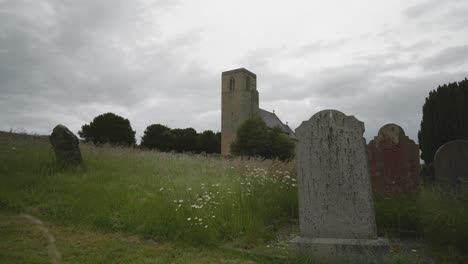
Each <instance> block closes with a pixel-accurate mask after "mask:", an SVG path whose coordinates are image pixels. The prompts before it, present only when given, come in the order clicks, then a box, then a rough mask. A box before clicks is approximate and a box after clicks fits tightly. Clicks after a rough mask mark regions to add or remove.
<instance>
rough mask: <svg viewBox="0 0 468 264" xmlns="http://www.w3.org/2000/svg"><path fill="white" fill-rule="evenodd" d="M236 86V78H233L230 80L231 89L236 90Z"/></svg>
mask: <svg viewBox="0 0 468 264" xmlns="http://www.w3.org/2000/svg"><path fill="white" fill-rule="evenodd" d="M235 86H236V81H235V80H234V78H231V79H230V80H229V90H231V91H234V88H235Z"/></svg>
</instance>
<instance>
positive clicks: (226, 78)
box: [221, 68, 296, 156]
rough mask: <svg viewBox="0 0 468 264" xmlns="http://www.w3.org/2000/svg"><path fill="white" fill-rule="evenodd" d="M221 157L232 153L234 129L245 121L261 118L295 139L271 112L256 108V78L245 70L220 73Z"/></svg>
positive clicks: (270, 126)
mask: <svg viewBox="0 0 468 264" xmlns="http://www.w3.org/2000/svg"><path fill="white" fill-rule="evenodd" d="M221 79H222V81H221V154H222V155H223V156H226V155H229V154H230V153H231V149H230V148H231V144H232V142H234V140H235V139H236V134H237V130H238V129H239V127H240V126H241V125H242V123H244V122H245V121H246V120H247V119H250V118H253V117H254V116H257V117H259V118H260V119H262V120H263V121H264V122H265V124H266V125H267V126H268V127H269V128H273V127H279V128H280V129H281V130H282V131H283V132H284V133H285V134H286V135H288V137H289V138H290V139H292V140H296V135H295V134H294V131H292V129H291V128H289V126H288V125H287V124H286V125H285V124H284V123H283V122H282V121H281V120H280V119H279V118H278V116H277V115H276V114H275V113H274V112H273V113H271V112H268V111H266V110H263V109H260V108H259V107H258V100H259V99H258V91H257V76H256V75H255V74H254V73H252V72H250V71H248V70H246V69H244V68H240V69H235V70H231V71H226V72H223V73H222V77H221Z"/></svg>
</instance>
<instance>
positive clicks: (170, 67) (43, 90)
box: [0, 0, 468, 140]
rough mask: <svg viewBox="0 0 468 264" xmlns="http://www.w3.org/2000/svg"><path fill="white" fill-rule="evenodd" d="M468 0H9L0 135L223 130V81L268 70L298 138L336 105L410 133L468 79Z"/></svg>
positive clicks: (0, 14) (1, 55)
mask: <svg viewBox="0 0 468 264" xmlns="http://www.w3.org/2000/svg"><path fill="white" fill-rule="evenodd" d="M467 14H468V1H467V0H360V1H350V0H326V1H324V0H318V1H316V0H290V1H276V0H237V1H225V0H197V1H189V0H186V1H183V0H158V1H150V0H132V1H129V0H80V1H77V0H0V130H6V131H8V130H10V129H13V130H19V131H21V130H24V131H28V132H35V133H39V134H47V133H50V131H51V130H52V128H53V127H54V126H55V125H57V124H59V123H61V124H63V125H66V126H68V127H69V128H70V129H71V130H72V131H73V132H75V133H76V132H77V131H78V130H79V129H80V127H81V126H82V125H83V124H85V123H89V122H90V121H92V119H93V118H94V117H95V116H97V115H99V114H102V113H105V112H113V113H116V114H118V115H121V116H123V117H126V118H128V119H129V120H130V122H131V125H132V127H133V128H134V129H135V130H136V131H137V138H138V139H139V138H140V137H141V136H142V134H143V131H144V129H145V128H146V126H148V125H150V124H154V123H160V124H165V125H167V126H169V127H171V128H185V127H193V128H195V129H197V131H203V130H206V129H210V130H214V131H219V130H220V129H221V127H220V123H221V122H220V121H221V111H220V107H221V87H220V83H221V72H223V71H226V70H231V69H235V68H240V67H244V68H246V69H248V70H250V71H252V72H254V73H256V74H257V89H258V91H259V93H260V107H261V108H263V109H265V110H268V111H272V110H275V112H276V114H277V115H278V116H279V117H280V118H281V119H282V120H283V121H284V122H289V125H290V126H291V127H292V128H293V129H294V128H296V127H297V126H299V124H300V122H302V121H303V120H307V119H309V118H310V117H311V116H312V115H313V114H314V113H316V112H317V111H320V110H323V109H329V108H333V109H337V110H340V111H342V112H344V113H345V114H347V115H354V116H356V117H357V118H358V119H359V120H361V121H364V122H365V127H366V132H365V136H366V138H367V139H368V140H370V139H372V138H373V137H374V136H375V135H376V133H377V131H378V129H379V128H380V127H381V126H383V125H384V124H386V123H397V124H399V125H401V126H402V127H403V129H404V130H405V131H406V132H407V135H409V136H410V138H412V139H414V140H417V131H418V129H419V126H420V122H421V112H422V105H423V103H424V99H425V97H426V96H427V94H428V92H429V91H430V90H432V89H435V88H437V86H438V85H441V84H444V83H448V82H455V81H461V80H462V79H464V78H465V77H468V15H467Z"/></svg>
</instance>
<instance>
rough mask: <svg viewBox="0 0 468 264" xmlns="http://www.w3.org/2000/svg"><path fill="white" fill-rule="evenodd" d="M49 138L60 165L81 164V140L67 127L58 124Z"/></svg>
mask: <svg viewBox="0 0 468 264" xmlns="http://www.w3.org/2000/svg"><path fill="white" fill-rule="evenodd" d="M49 139H50V143H51V144H52V146H53V148H54V152H55V156H56V158H57V162H58V164H59V165H61V166H76V165H79V164H81V161H82V159H81V152H80V148H79V146H78V144H79V140H78V138H77V137H76V136H75V135H74V134H73V133H72V132H71V131H70V130H69V129H68V128H67V127H65V126H63V125H57V126H56V127H55V128H54V130H53V131H52V134H51V135H50V138H49Z"/></svg>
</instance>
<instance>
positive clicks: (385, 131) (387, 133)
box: [374, 124, 406, 144]
mask: <svg viewBox="0 0 468 264" xmlns="http://www.w3.org/2000/svg"><path fill="white" fill-rule="evenodd" d="M404 136H406V135H405V131H404V130H403V128H401V127H400V126H399V125H397V124H386V125H384V126H383V127H381V128H380V129H379V133H378V136H377V137H376V138H375V139H374V140H375V141H376V142H380V141H383V140H388V141H390V142H392V143H394V144H398V143H399V142H400V137H404Z"/></svg>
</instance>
